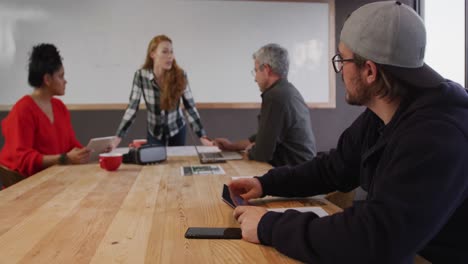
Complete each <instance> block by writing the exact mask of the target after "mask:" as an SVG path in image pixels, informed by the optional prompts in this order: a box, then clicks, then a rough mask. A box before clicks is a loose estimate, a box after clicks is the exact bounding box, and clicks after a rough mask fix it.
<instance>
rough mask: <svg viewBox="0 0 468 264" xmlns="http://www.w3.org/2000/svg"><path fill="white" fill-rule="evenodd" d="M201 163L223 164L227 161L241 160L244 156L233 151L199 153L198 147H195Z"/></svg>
mask: <svg viewBox="0 0 468 264" xmlns="http://www.w3.org/2000/svg"><path fill="white" fill-rule="evenodd" d="M195 151H196V152H197V155H198V158H199V159H200V163H202V164H206V163H221V162H226V161H227V160H241V159H243V157H242V155H241V154H240V153H238V152H233V151H220V152H199V151H198V147H197V146H195Z"/></svg>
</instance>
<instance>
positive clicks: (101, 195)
mask: <svg viewBox="0 0 468 264" xmlns="http://www.w3.org/2000/svg"><path fill="white" fill-rule="evenodd" d="M197 164H199V162H198V159H196V158H195V157H171V158H170V159H169V160H168V161H166V162H164V163H162V164H158V165H151V166H138V165H122V166H121V167H120V168H119V170H118V171H115V172H107V171H105V170H103V169H101V168H100V167H99V165H98V164H87V165H74V166H54V167H51V168H49V169H47V170H44V171H42V172H41V173H39V174H37V175H34V176H33V177H30V178H28V179H26V180H24V181H22V182H20V183H18V184H16V185H14V186H12V187H10V188H7V189H5V190H3V191H1V192H0V263H294V262H295V261H294V260H292V259H290V258H288V257H286V256H284V255H282V254H281V253H279V252H277V251H276V250H275V249H273V248H271V247H265V246H261V245H255V244H251V243H248V242H246V241H243V240H197V239H190V240H189V239H185V238H184V233H185V231H186V229H187V228H188V227H191V226H209V227H238V226H239V225H238V224H237V222H236V221H235V220H234V218H233V216H232V209H231V208H230V207H229V206H227V205H226V204H225V203H224V202H223V201H222V200H221V191H222V184H223V183H227V182H229V180H230V176H248V175H262V174H263V173H265V172H266V171H267V170H268V169H269V168H270V166H269V165H268V164H265V163H259V162H254V161H245V160H241V161H229V162H227V163H223V164H220V165H221V166H222V167H223V169H224V170H225V172H226V175H195V176H181V174H180V167H181V166H187V165H197ZM301 205H307V206H312V205H321V206H322V207H323V208H324V209H325V210H326V211H327V212H329V213H334V212H337V211H339V210H340V209H339V208H338V207H336V206H334V205H333V204H330V203H326V202H324V201H322V200H317V199H315V200H314V199H308V200H297V201H291V200H285V201H275V202H269V203H265V204H263V206H266V207H293V206H301Z"/></svg>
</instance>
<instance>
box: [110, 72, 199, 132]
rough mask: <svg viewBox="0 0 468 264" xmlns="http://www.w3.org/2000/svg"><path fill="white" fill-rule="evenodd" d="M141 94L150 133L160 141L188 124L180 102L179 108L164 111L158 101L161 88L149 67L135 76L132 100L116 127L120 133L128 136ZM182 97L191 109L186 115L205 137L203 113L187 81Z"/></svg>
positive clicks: (187, 108)
mask: <svg viewBox="0 0 468 264" xmlns="http://www.w3.org/2000/svg"><path fill="white" fill-rule="evenodd" d="M142 95H143V98H144V100H145V104H146V109H147V112H148V115H147V122H148V132H149V133H150V134H151V135H152V136H154V137H155V138H157V139H159V140H162V139H163V135H165V136H166V137H167V136H168V135H169V136H170V137H172V136H174V135H176V134H177V133H179V130H180V129H181V128H183V127H184V126H185V118H184V114H183V112H182V109H181V107H180V101H179V103H178V104H177V107H176V109H173V110H161V108H160V100H159V95H160V89H159V86H158V84H157V83H156V81H155V79H154V74H153V72H152V71H151V70H147V69H139V70H138V71H136V72H135V76H134V78H133V86H132V91H131V93H130V102H129V103H128V106H127V110H125V114H124V116H123V118H122V121H121V122H120V125H119V128H118V129H117V136H119V137H121V138H123V137H125V135H126V134H127V132H128V129H129V127H130V126H131V125H132V124H133V122H134V121H135V116H136V112H137V111H138V107H139V105H140V99H141V96H142ZM181 99H182V102H183V104H184V107H185V109H186V111H187V112H188V116H187V118H188V121H189V123H190V125H191V127H192V129H193V130H194V132H195V133H196V134H197V135H198V137H202V136H205V135H206V132H205V130H204V129H203V125H202V123H201V119H200V115H199V114H198V111H197V108H196V107H195V101H194V100H193V96H192V92H191V91H190V86H189V85H188V84H187V88H186V89H185V91H184V93H183V94H182V96H181Z"/></svg>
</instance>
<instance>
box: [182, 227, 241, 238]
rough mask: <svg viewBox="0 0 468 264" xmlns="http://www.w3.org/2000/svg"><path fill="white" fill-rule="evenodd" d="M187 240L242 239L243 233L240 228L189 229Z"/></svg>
mask: <svg viewBox="0 0 468 264" xmlns="http://www.w3.org/2000/svg"><path fill="white" fill-rule="evenodd" d="M185 238H198V239H241V238H242V231H241V229H240V228H238V227H189V228H188V229H187V231H186V232H185Z"/></svg>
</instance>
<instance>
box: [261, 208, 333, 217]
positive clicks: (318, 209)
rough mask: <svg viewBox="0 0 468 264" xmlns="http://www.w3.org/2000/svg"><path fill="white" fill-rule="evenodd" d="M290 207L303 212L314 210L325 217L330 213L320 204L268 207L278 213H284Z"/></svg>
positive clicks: (313, 211)
mask: <svg viewBox="0 0 468 264" xmlns="http://www.w3.org/2000/svg"><path fill="white" fill-rule="evenodd" d="M289 209H292V210H296V211H299V212H303V213H305V212H312V213H315V214H316V215H318V216H319V217H324V216H327V215H328V213H327V212H326V211H325V210H323V209H322V207H319V206H306V207H288V208H267V210H268V211H271V212H278V213H283V212H284V211H286V210H289Z"/></svg>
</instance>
